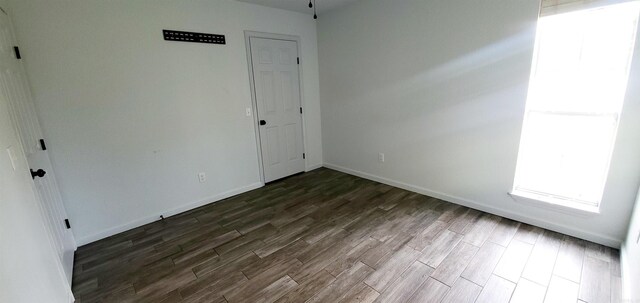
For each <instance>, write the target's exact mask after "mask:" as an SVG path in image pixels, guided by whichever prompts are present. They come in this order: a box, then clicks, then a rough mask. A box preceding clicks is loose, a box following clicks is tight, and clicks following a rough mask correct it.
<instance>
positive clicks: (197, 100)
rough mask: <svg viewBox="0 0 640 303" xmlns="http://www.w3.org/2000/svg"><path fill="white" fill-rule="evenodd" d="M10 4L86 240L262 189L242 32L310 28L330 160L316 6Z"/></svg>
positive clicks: (218, 1) (139, 1) (124, 0)
mask: <svg viewBox="0 0 640 303" xmlns="http://www.w3.org/2000/svg"><path fill="white" fill-rule="evenodd" d="M9 4H10V5H9V8H10V13H11V14H12V15H13V19H14V20H15V25H16V30H17V39H18V41H19V43H20V47H21V51H22V55H23V58H24V60H25V64H26V67H27V73H28V75H29V77H30V80H31V84H32V86H33V92H34V99H35V102H36V107H37V110H38V114H39V118H40V120H41V123H42V126H43V129H44V133H45V137H46V138H45V139H46V140H47V146H48V147H49V149H50V151H51V156H52V161H53V164H54V168H55V170H56V172H57V174H58V179H59V181H60V182H59V183H60V187H61V192H62V195H63V199H64V201H65V206H66V208H67V211H68V214H69V216H70V220H71V224H72V226H73V230H74V233H75V235H76V238H77V240H78V242H79V244H85V243H88V242H91V241H94V240H97V239H100V238H103V237H106V236H109V235H112V234H115V233H117V232H120V231H123V230H127V229H129V228H132V227H135V226H138V225H141V224H144V223H147V222H150V221H153V220H156V219H158V218H159V216H160V215H165V216H167V215H171V214H175V213H178V212H181V211H184V210H187V209H190V208H193V207H195V206H199V205H202V204H206V203H209V202H212V201H215V200H219V199H222V198H224V197H227V196H230V195H234V194H237V193H240V192H243V191H246V190H249V189H252V188H256V187H259V186H261V183H260V177H259V167H258V160H257V146H256V137H255V132H254V124H253V123H254V122H253V119H254V118H253V117H246V116H245V108H247V107H251V93H250V85H249V74H248V65H247V55H246V48H245V40H244V31H245V30H250V31H260V32H270V33H278V34H287V35H295V36H299V37H300V39H301V46H302V51H301V65H302V81H301V82H302V88H303V96H302V97H303V100H302V102H303V106H304V107H305V111H304V113H305V114H304V121H305V129H306V134H305V135H306V136H305V144H306V153H307V160H308V161H307V169H312V168H314V167H318V166H320V165H322V147H321V144H322V143H321V133H320V132H321V129H320V105H319V84H318V62H317V46H316V42H317V39H316V28H315V26H316V25H315V22H314V20H313V19H312V18H311V17H310V16H309V15H306V14H300V13H295V12H288V11H284V10H279V9H273V8H267V7H263V6H258V5H254V4H247V3H242V2H237V1H233V0H215V1H208V0H188V1H171V0H136V1H129V0H113V1H103V0H19V1H17V0H16V1H10V3H9ZM163 29H175V30H185V31H196V32H205V33H216V34H224V35H226V41H227V44H226V45H224V46H223V45H211V44H196V43H181V42H168V41H164V40H163V38H162V30H163ZM199 172H205V173H206V174H207V181H206V182H205V183H199V182H198V176H197V174H198V173H199Z"/></svg>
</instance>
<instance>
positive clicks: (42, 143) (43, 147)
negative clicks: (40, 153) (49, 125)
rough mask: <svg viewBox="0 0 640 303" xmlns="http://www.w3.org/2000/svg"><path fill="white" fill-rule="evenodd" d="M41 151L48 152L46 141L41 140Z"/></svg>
mask: <svg viewBox="0 0 640 303" xmlns="http://www.w3.org/2000/svg"><path fill="white" fill-rule="evenodd" d="M40 149H42V150H47V146H46V145H45V144H44V139H40Z"/></svg>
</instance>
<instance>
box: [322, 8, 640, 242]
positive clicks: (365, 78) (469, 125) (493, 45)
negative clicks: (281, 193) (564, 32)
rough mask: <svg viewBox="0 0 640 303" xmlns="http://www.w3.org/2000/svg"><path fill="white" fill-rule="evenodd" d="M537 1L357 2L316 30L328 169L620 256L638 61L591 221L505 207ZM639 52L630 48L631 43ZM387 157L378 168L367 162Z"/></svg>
mask: <svg viewBox="0 0 640 303" xmlns="http://www.w3.org/2000/svg"><path fill="white" fill-rule="evenodd" d="M538 5H539V1H538V0H512V1H504V0H485V1H472V0H460V1H447V0H429V1H425V0H402V1H386V0H367V1H359V2H357V3H354V4H352V5H349V6H347V7H345V8H344V9H340V10H337V11H334V12H331V13H327V14H323V15H321V16H320V18H319V19H318V20H319V21H318V22H319V23H318V45H319V62H320V87H321V91H320V96H321V100H322V101H321V105H322V136H323V149H324V153H323V155H324V161H325V165H326V166H328V167H333V168H337V169H340V170H343V171H346V172H350V173H354V174H357V175H360V176H365V177H368V178H371V179H375V180H378V181H382V182H386V183H389V184H393V185H396V186H400V187H404V188H407V189H411V190H414V191H418V192H421V193H424V194H428V195H432V196H435V197H438V198H442V199H445V200H449V201H452V202H456V203H460V204H464V205H467V206H471V207H474V208H478V209H481V210H485V211H489V212H493V213H496V214H499V215H503V216H506V217H510V218H514V219H517V220H521V221H524V222H527V223H532V224H536V225H539V226H542V227H546V228H550V229H553V230H557V231H561V232H564V233H568V234H571V235H574V236H578V237H582V238H585V239H588V240H592V241H596V242H599V243H602V244H606V245H610V246H618V245H620V241H621V239H622V238H623V237H624V235H625V232H626V227H627V223H628V222H629V221H628V219H629V213H630V212H631V208H632V205H633V201H634V198H635V193H636V190H637V188H638V185H639V184H640V170H639V168H640V157H639V156H638V155H640V119H637V117H640V87H639V86H638V83H640V81H639V80H640V79H638V75H639V74H640V52H636V60H635V62H634V71H633V73H634V76H633V77H635V79H631V80H630V83H632V85H631V87H630V89H629V93H628V96H627V99H626V101H625V107H624V113H623V116H622V118H621V122H620V128H619V134H618V138H617V143H616V146H615V151H614V155H613V162H612V165H611V170H610V175H609V179H608V183H607V185H606V190H605V194H604V199H603V201H602V207H601V213H600V214H599V215H592V216H581V215H573V214H567V213H563V212H559V211H556V210H549V209H546V208H541V207H537V206H532V205H529V204H526V203H525V202H515V201H514V200H513V199H512V198H511V197H509V196H508V195H507V192H508V191H510V190H511V186H512V185H513V177H514V172H515V165H516V158H517V152H518V144H519V140H520V131H521V126H522V119H523V114H524V105H525V101H526V96H527V85H528V80H529V73H530V67H531V59H532V54H533V46H534V41H535V23H536V19H537V15H538ZM638 45H640V43H638ZM379 152H383V153H385V156H386V159H385V160H386V161H385V162H384V163H379V162H378V153H379Z"/></svg>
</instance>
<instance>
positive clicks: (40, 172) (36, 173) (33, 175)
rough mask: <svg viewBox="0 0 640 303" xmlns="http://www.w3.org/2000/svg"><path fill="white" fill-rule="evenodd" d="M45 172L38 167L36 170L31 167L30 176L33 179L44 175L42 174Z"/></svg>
mask: <svg viewBox="0 0 640 303" xmlns="http://www.w3.org/2000/svg"><path fill="white" fill-rule="evenodd" d="M45 174H47V172H46V171H44V169H38V170H36V171H33V169H31V178H33V179H35V178H36V177H40V178H42V177H44V175H45Z"/></svg>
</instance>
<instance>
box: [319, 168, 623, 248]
mask: <svg viewBox="0 0 640 303" xmlns="http://www.w3.org/2000/svg"><path fill="white" fill-rule="evenodd" d="M324 166H325V167H327V168H330V169H334V170H337V171H341V172H343V173H346V174H350V175H354V176H358V177H361V178H365V179H369V180H372V181H376V182H380V183H384V184H387V185H391V186H394V187H398V188H402V189H404V190H408V191H412V192H416V193H419V194H423V195H426V196H430V197H434V198H438V199H440V200H444V201H447V202H451V203H455V204H459V205H463V206H466V207H469V208H473V209H477V210H481V211H484V212H488V213H492V214H494V215H498V216H501V217H505V218H509V219H512V220H516V221H520V222H524V223H527V224H531V225H535V226H538V227H542V228H546V229H549V230H553V231H556V232H559V233H563V234H567V235H570V236H573V237H577V238H580V239H584V240H587V241H591V242H595V243H598V244H602V245H605V246H609V247H614V248H619V247H620V244H621V242H622V241H621V240H620V239H615V238H612V237H609V236H607V235H602V234H595V233H591V232H587V231H584V230H581V229H576V228H573V227H570V226H567V225H564V224H559V223H555V222H550V221H547V220H543V219H540V218H534V217H530V216H528V215H526V214H520V213H515V212H511V211H507V210H503V209H498V208H495V207H493V206H490V205H487V204H486V203H482V202H478V201H472V200H469V199H465V198H462V197H457V196H454V195H449V194H446V193H442V192H438V191H434V190H430V189H428V188H424V187H420V186H416V185H412V184H407V183H404V182H399V181H395V180H391V179H387V178H384V177H380V176H376V175H373V174H369V173H365V172H361V171H357V170H353V169H350V168H347V167H343V166H339V165H335V164H331V163H326V162H325V163H324Z"/></svg>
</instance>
